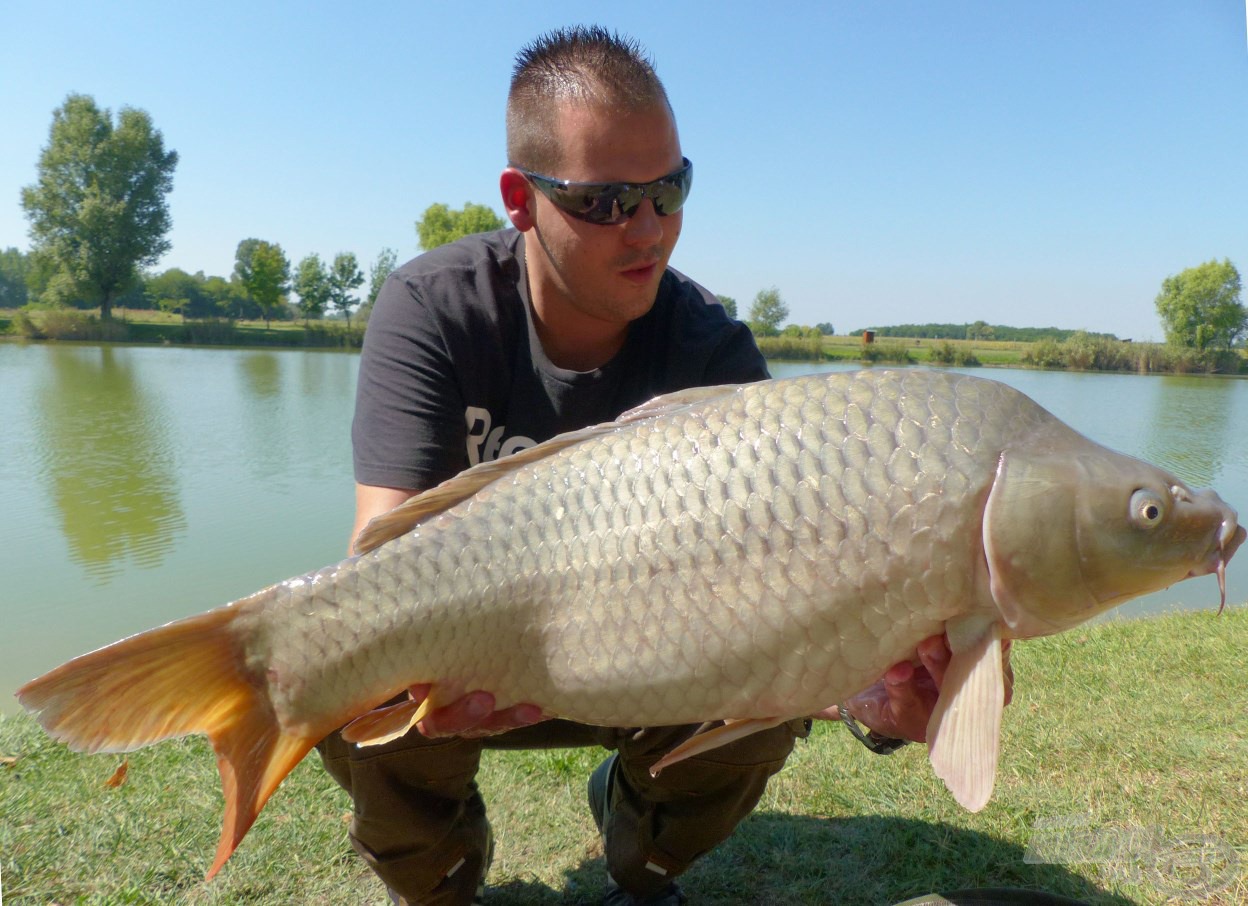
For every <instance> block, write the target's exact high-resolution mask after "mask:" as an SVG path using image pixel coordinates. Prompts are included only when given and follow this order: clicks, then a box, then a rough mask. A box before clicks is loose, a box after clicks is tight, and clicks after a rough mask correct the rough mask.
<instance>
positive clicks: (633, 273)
mask: <svg viewBox="0 0 1248 906" xmlns="http://www.w3.org/2000/svg"><path fill="white" fill-rule="evenodd" d="M658 266H659V263H658V262H657V261H651V262H650V263H649V264H643V265H641V266H640V267H630V268H628V269H627V270H623V271H620V275H621V276H622V277H623V278H624V279H625V280H631V281H632V282H633V283H645V282H647V281H648V280H649V279H650V278H651V277H653V276H654V271H655V269H656V268H657V267H658Z"/></svg>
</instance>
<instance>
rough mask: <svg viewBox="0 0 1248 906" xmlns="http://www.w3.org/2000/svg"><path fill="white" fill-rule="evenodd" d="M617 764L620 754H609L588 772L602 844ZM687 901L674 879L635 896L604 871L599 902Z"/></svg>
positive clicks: (630, 905) (642, 905) (649, 904)
mask: <svg viewBox="0 0 1248 906" xmlns="http://www.w3.org/2000/svg"><path fill="white" fill-rule="evenodd" d="M618 764H619V755H616V754H612V755H611V757H610V758H608V759H607V760H606V761H604V762H603V763H602V764H600V765H598V767H597V768H595V769H594V773H592V774H590V775H589V791H588V798H589V810H590V812H591V813H592V814H593V816H594V823H595V824H597V825H598V833H600V834H603V835H604V845H605V830H604V829H605V828H606V826H607V820H608V819H609V818H610V816H611V790H612V789H613V788H614V786H615V772H616V770H617V767H618ZM687 902H688V900H686V899H685V895H684V894H683V893H681V892H680V886H679V885H678V884H677V883H676V882H675V881H671V882H669V883H668V885H667V886H666V887H664V888H663V889H662V890H659V891H657V892H655V893H652V894H650V896H648V897H645V898H638V897H635V896H633V895H632V894H631V893H628V892H627V891H625V890H623V889H622V888H621V887H620V885H619V884H617V883H615V878H613V877H611V873H610V872H607V892H606V895H605V896H604V897H603V898H602V906H681V904H682V903H687Z"/></svg>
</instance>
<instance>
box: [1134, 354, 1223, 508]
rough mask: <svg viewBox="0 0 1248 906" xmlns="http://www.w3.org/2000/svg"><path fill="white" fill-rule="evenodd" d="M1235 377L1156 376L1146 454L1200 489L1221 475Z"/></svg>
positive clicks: (1153, 461)
mask: <svg viewBox="0 0 1248 906" xmlns="http://www.w3.org/2000/svg"><path fill="white" fill-rule="evenodd" d="M1234 390H1235V384H1234V382H1233V381H1229V380H1222V379H1218V378H1209V377H1180V376H1173V377H1172V376H1165V377H1161V378H1157V379H1156V391H1155V395H1154V397H1153V400H1152V417H1151V419H1150V422H1149V427H1150V431H1149V434H1148V436H1147V437H1146V438H1144V454H1143V458H1144V459H1147V460H1148V461H1150V462H1152V463H1155V464H1156V465H1158V466H1161V467H1162V468H1165V469H1169V470H1170V471H1171V472H1173V473H1174V474H1175V475H1178V476H1179V477H1180V478H1182V479H1183V480H1184V481H1186V482H1187V483H1188V484H1190V485H1192V487H1195V488H1207V487H1210V486H1212V485H1213V484H1214V482H1215V480H1216V479H1217V478H1218V476H1219V475H1221V474H1222V466H1223V462H1224V461H1225V458H1226V455H1227V450H1228V446H1229V444H1230V443H1232V440H1231V430H1230V427H1231V409H1232V407H1233V405H1234Z"/></svg>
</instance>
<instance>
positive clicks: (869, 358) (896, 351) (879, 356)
mask: <svg viewBox="0 0 1248 906" xmlns="http://www.w3.org/2000/svg"><path fill="white" fill-rule="evenodd" d="M862 360H863V361H864V362H894V363H896V364H909V363H911V362H913V361H914V357H913V356H911V355H910V347H909V346H907V345H906V344H905V343H902V342H899V341H897V340H884V341H883V342H878V343H867V344H866V345H865V346H863V347H862Z"/></svg>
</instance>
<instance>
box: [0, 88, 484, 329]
mask: <svg viewBox="0 0 1248 906" xmlns="http://www.w3.org/2000/svg"><path fill="white" fill-rule="evenodd" d="M177 164H178V153H177V152H176V151H174V150H172V149H166V148H165V143H164V138H163V136H162V135H161V133H160V131H159V130H158V129H156V128H155V126H154V125H153V123H152V120H151V117H150V116H149V115H148V114H147V113H146V112H145V111H143V110H138V109H136V108H133V107H123V108H122V109H121V110H120V111H119V113H118V114H117V116H116V117H114V116H113V114H112V112H111V111H109V110H107V109H101V108H100V107H99V106H98V105H97V104H96V102H95V100H94V99H93V98H91V97H90V96H89V95H85V94H71V95H69V96H68V97H67V98H66V100H65V103H64V104H62V105H61V106H60V107H58V108H57V109H56V110H55V111H53V114H52V125H51V128H50V129H49V133H48V143H47V145H46V146H45V147H44V148H43V149H42V151H41V153H40V156H39V160H38V164H37V178H36V181H35V183H34V184H32V185H29V186H26V187H25V188H23V190H22V193H21V204H22V208H23V210H24V211H25V214H26V217H27V219H28V220H29V221H30V236H31V245H32V247H31V250H30V252H28V253H26V252H22V251H21V250H19V249H16V248H8V249H5V250H4V251H3V252H0V307H3V308H22V307H25V306H27V305H31V304H34V305H37V306H40V307H45V308H91V309H94V308H98V309H99V311H100V317H101V319H102V320H106V321H107V320H110V319H111V317H112V313H113V309H114V308H115V307H124V308H132V309H162V310H165V311H169V312H173V313H177V314H180V315H181V316H182V317H183V318H184V319H187V318H191V319H206V318H229V319H240V318H263V319H264V320H265V321H266V322H270V321H271V320H272V319H273V318H279V319H293V318H296V317H302V318H303V319H304V321H305V322H307V321H310V320H316V319H321V318H323V317H325V316H326V315H330V316H333V315H338V316H341V317H343V318H345V319H346V321H347V324H348V327H349V326H350V322H351V318H352V315H353V313H355V312H356V311H357V309H362V313H363V314H364V315H365V316H366V315H367V310H368V308H369V306H371V304H372V301H373V300H374V299H375V298H376V296H377V293H378V291H379V290H380V288H381V284H382V283H383V282H384V280H385V278H386V276H387V275H388V274H389V273H390V272H391V271H392V270H394V268H395V266H396V264H397V260H398V255H397V253H396V252H395V251H394V250H393V249H390V248H385V249H382V251H381V252H380V253H379V254H378V256H377V259H376V261H375V262H373V264H372V266H371V268H370V269H369V273H368V276H367V280H368V291H367V295H366V296H365V297H364V298H363V299H361V298H360V297H358V296H357V295H356V291H357V290H358V289H360V287H362V286H363V285H364V283H365V279H366V277H365V274H364V272H363V270H362V269H361V266H360V263H359V261H358V259H357V258H356V256H355V254H354V253H352V252H338V253H337V254H335V255H334V256H333V258H332V259H322V258H321V257H320V255H318V254H311V255H307V256H305V257H304V258H303V259H301V260H300V261H299V262H298V263H296V264H294V265H293V266H292V264H291V262H290V260H289V258H288V257H287V255H286V252H285V251H284V250H283V249H282V247H281V245H280V244H279V243H277V242H273V241H270V240H264V239H256V238H248V239H244V240H242V241H241V242H240V243H239V244H238V247H237V249H236V252H235V257H234V270H233V272H232V273H231V274H230V276H229V277H224V276H211V275H206V274H205V273H204V272H203V271H197V272H195V273H188V272H187V271H185V270H182V269H180V268H169V269H167V270H165V271H163V272H159V273H158V272H155V271H152V270H151V268H152V266H153V265H155V264H156V263H157V262H158V261H159V260H160V258H161V257H163V256H164V255H165V253H167V252H168V251H169V249H170V242H169V239H168V233H169V230H170V227H171V225H172V221H171V218H170V214H169V206H168V201H167V196H168V195H169V193H170V191H172V189H173V175H174V171H175V169H176V167H177ZM503 224H504V221H502V219H501V218H499V217H498V215H496V214H495V213H494V212H493V211H492V210H490V209H489V208H487V207H484V206H482V205H473V204H465V206H464V208H463V210H461V211H452V210H451V209H449V208H448V207H447V206H446V205H443V204H435V205H431V206H430V207H429V208H428V209H427V210H426V211H425V214H424V216H423V217H422V218H421V219H420V220H419V221H417V223H416V228H417V234H418V236H419V241H420V245H421V247H423V248H425V249H429V248H433V247H435V246H437V245H441V244H443V243H445V242H449V241H452V240H453V239H456V238H458V237H459V236H461V235H466V234H467V233H474V232H480V231H482V230H488V229H496V228H498V227H500V226H502V225H503ZM292 294H293V295H294V296H296V297H297V301H296V300H294V299H292V297H291V296H292Z"/></svg>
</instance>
